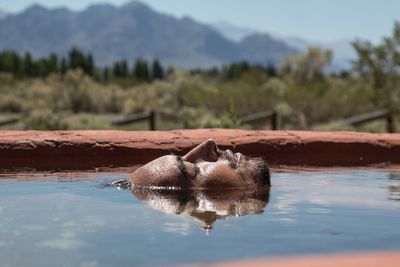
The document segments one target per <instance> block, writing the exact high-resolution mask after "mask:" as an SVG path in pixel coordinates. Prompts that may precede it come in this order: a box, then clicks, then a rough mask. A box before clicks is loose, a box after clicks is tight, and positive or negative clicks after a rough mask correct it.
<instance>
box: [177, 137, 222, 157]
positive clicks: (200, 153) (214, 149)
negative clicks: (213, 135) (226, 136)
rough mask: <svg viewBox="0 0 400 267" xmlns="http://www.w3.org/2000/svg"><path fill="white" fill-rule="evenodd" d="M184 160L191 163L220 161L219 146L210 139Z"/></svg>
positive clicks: (194, 149)
mask: <svg viewBox="0 0 400 267" xmlns="http://www.w3.org/2000/svg"><path fill="white" fill-rule="evenodd" d="M183 159H184V160H186V161H189V162H192V163H194V162H196V161H197V160H204V161H217V159H218V146H217V143H216V142H215V141H214V140H213V139H208V140H206V141H204V142H203V143H201V144H200V145H198V146H196V147H195V148H193V149H192V150H190V151H189V152H188V153H187V154H186V155H185V156H183Z"/></svg>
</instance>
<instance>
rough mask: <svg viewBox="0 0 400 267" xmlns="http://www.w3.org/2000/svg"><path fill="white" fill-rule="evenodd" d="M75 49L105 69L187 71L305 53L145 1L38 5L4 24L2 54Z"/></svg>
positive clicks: (266, 37) (0, 41)
mask: <svg viewBox="0 0 400 267" xmlns="http://www.w3.org/2000/svg"><path fill="white" fill-rule="evenodd" d="M71 47H77V48H79V49H81V50H83V51H85V52H91V53H92V54H93V56H94V58H95V60H96V63H97V64H99V65H106V64H110V63H111V62H113V61H115V60H118V59H127V60H128V61H129V62H132V61H133V60H135V59H137V58H138V57H141V58H145V59H154V58H158V59H159V60H161V62H163V63H164V64H165V65H173V66H177V67H181V68H197V67H212V66H220V65H223V64H227V63H231V62H234V61H239V60H247V61H249V62H252V63H260V64H269V63H270V64H278V63H279V62H281V61H282V59H283V58H284V57H285V56H287V55H293V54H296V53H298V52H299V51H298V49H296V48H293V47H291V46H289V45H288V44H286V43H285V42H284V41H282V40H279V39H276V38H274V37H272V36H270V35H268V34H260V33H254V34H250V35H248V36H246V37H244V38H242V39H241V40H237V41H235V40H230V39H228V38H226V37H224V36H223V35H222V34H221V33H220V32H219V31H218V30H216V29H215V28H213V27H212V26H210V25H207V24H204V23H199V22H197V21H195V20H193V19H191V18H189V17H183V18H176V17H173V16H170V15H166V14H162V13H158V12H156V11H154V10H153V9H151V8H150V7H149V6H147V5H145V4H143V3H141V2H139V1H131V2H128V3H126V4H124V5H122V6H119V7H116V6H113V5H110V4H97V5H92V6H89V7H88V8H87V9H85V10H83V11H78V12H75V11H71V10H69V9H67V8H56V9H47V8H45V7H43V6H40V5H33V6H30V7H29V8H27V9H26V10H24V11H23V12H21V13H18V14H7V15H6V16H5V17H3V19H1V20H0V50H7V49H12V50H15V51H18V52H22V53H23V52H27V51H29V52H31V53H32V55H33V56H35V57H40V56H47V55H49V53H56V54H59V55H65V54H66V53H68V51H69V50H70V49H71Z"/></svg>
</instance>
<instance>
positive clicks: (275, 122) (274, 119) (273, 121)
mask: <svg viewBox="0 0 400 267" xmlns="http://www.w3.org/2000/svg"><path fill="white" fill-rule="evenodd" d="M271 129H272V130H278V112H276V111H275V110H274V112H273V113H272V115H271Z"/></svg>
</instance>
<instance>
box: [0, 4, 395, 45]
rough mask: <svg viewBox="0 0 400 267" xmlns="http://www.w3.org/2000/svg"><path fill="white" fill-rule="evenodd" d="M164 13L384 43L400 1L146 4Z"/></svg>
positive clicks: (9, 7)
mask: <svg viewBox="0 0 400 267" xmlns="http://www.w3.org/2000/svg"><path fill="white" fill-rule="evenodd" d="M105 2H107V3H112V4H115V5H118V6H119V5H122V4H123V3H125V2H126V0H97V1H96V0H69V1H66V0H0V9H3V10H5V11H7V12H10V13H17V12H21V11H22V10H24V9H25V8H26V7H27V6H30V5H32V4H33V3H39V4H41V5H44V6H46V7H60V6H66V7H69V8H70V9H73V10H82V9H84V8H85V7H87V6H88V5H90V4H93V3H105ZM142 2H144V3H147V4H148V5H150V6H151V7H152V8H153V9H155V10H156V11H159V12H163V13H167V14H171V15H174V16H177V17H182V16H190V17H192V18H194V19H195V20H197V21H200V22H204V23H214V22H219V21H224V22H228V23H230V24H233V25H236V26H241V27H247V28H250V29H254V30H258V31H262V32H269V33H273V34H279V35H282V36H287V37H300V38H305V39H308V40H316V41H327V42H330V41H340V40H354V39H355V38H361V39H367V40H370V41H373V42H377V41H379V40H380V39H381V38H382V37H383V36H387V35H390V34H391V31H392V29H393V25H394V21H396V20H399V21H400V12H399V10H400V1H399V0H383V1H382V0H247V1H244V0H142Z"/></svg>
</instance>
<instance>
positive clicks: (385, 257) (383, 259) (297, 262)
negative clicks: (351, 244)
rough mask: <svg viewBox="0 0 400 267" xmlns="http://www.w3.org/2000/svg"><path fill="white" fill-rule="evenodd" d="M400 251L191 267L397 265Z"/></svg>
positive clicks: (369, 266) (254, 260) (364, 266)
mask: <svg viewBox="0 0 400 267" xmlns="http://www.w3.org/2000/svg"><path fill="white" fill-rule="evenodd" d="M399 262H400V251H386V252H367V253H343V254H334V255H311V256H289V257H285V258H269V259H268V258H265V259H252V260H240V261H231V262H219V263H207V264H191V265H186V266H191V267H200V266H208V267H239V266H240V267H241V266H246V267H261V266H262V267H397V266H399Z"/></svg>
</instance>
